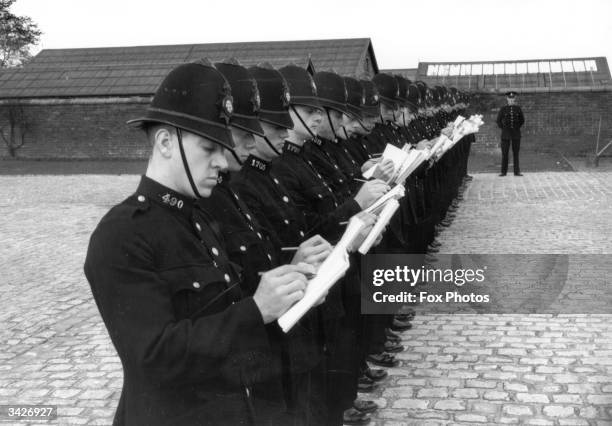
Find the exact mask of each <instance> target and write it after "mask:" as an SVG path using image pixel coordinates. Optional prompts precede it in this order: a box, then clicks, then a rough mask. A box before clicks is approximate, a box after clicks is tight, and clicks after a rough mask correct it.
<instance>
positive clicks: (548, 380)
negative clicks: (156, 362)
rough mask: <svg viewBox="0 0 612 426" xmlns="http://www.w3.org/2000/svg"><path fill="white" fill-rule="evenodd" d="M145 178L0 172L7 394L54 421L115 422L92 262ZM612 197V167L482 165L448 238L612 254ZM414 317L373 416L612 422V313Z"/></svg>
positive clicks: (452, 245) (449, 242) (399, 420)
mask: <svg viewBox="0 0 612 426" xmlns="http://www.w3.org/2000/svg"><path fill="white" fill-rule="evenodd" d="M137 182H138V176H134V175H128V176H99V175H75V176H0V215H1V217H2V221H1V222H0V262H1V263H0V268H1V273H0V324H1V327H0V347H1V348H2V351H1V352H0V404H15V403H20V404H26V403H31V404H53V405H58V406H59V418H58V420H57V421H55V422H52V423H53V424H61V425H64V424H102V425H107V424H110V423H111V420H112V416H113V413H114V409H115V406H116V404H117V399H118V396H119V390H120V387H121V382H122V373H121V365H120V363H119V359H118V358H117V357H116V354H115V351H114V349H113V347H112V345H111V343H110V340H109V339H108V336H107V333H106V330H105V328H104V326H103V325H102V323H101V320H100V318H99V315H98V312H97V309H96V307H95V304H94V302H93V300H92V298H91V295H90V291H89V287H88V285H87V282H86V281H85V279H84V276H83V273H82V265H83V260H84V256H85V250H86V247H87V241H88V238H89V234H90V233H91V231H92V229H93V228H94V226H95V224H96V223H97V222H98V220H99V219H100V217H101V216H102V215H103V214H104V213H105V212H106V210H107V209H108V207H109V206H110V205H112V204H114V203H116V202H118V201H120V200H121V199H123V198H124V197H126V196H127V195H129V194H130V192H131V191H132V190H133V189H134V188H135V186H136V184H137ZM611 207H612V173H601V172H597V173H588V172H576V173H569V172H566V173H563V172H558V173H555V172H547V173H531V174H526V175H525V177H523V178H514V177H512V176H508V177H505V178H499V177H497V176H496V175H494V174H476V175H474V180H473V182H472V183H471V184H470V186H469V188H468V190H467V192H466V193H465V199H464V201H463V202H462V204H461V207H460V209H459V211H458V214H457V217H456V219H455V220H454V222H453V224H452V225H451V227H450V228H447V229H446V230H445V231H444V233H443V234H442V235H441V242H442V243H443V246H442V250H441V251H442V252H445V253H558V254H567V255H568V256H569V259H570V261H571V260H572V258H573V257H576V256H577V255H579V254H593V255H596V254H602V253H603V254H611V253H612V215H611V214H610V211H611ZM593 259H601V257H596V256H594V257H593ZM577 263H579V262H574V263H571V262H570V270H569V271H568V274H573V277H574V279H578V280H581V279H582V280H590V279H592V280H594V281H596V280H599V281H601V279H602V278H601V276H600V275H601V274H594V275H589V271H591V272H592V269H593V268H596V267H597V261H596V260H593V261H592V265H586V266H588V267H585V265H584V264H583V262H580V264H577ZM596 284H597V285H602V283H601V282H598V283H596ZM603 285H609V282H604V283H603ZM577 303H580V301H577ZM611 309H612V307H611ZM414 325H415V326H414V328H413V330H410V331H408V332H405V333H403V344H404V345H405V346H406V347H407V348H408V349H407V350H406V351H405V352H403V353H401V354H399V355H398V358H400V359H401V360H402V365H401V366H400V367H398V368H395V369H392V370H391V375H390V377H389V378H388V379H387V380H386V381H385V382H384V383H383V385H382V386H381V388H380V389H379V390H378V391H377V392H376V393H375V394H368V395H365V397H368V398H374V399H375V400H376V401H377V402H378V403H379V404H380V405H381V406H382V407H383V408H382V409H381V410H379V412H378V413H377V414H376V415H375V418H374V421H373V422H372V424H375V425H377V426H380V425H385V426H391V425H400V424H415V425H424V424H513V423H514V424H519V423H520V424H535V425H549V424H550V425H565V424H570V425H581V424H585V425H586V424H589V425H611V424H612V315H601V314H598V315H592V314H587V313H586V312H585V314H575V315H494V314H489V315H461V316H457V315H442V314H438V315H419V316H417V317H416V319H415V320H414ZM0 422H1V420H0ZM20 424H25V423H20ZM33 424H34V423H33ZM36 424H40V423H36Z"/></svg>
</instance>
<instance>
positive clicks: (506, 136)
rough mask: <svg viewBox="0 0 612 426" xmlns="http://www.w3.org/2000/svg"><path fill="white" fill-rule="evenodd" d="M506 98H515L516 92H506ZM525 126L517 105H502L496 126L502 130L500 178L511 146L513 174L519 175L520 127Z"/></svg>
mask: <svg viewBox="0 0 612 426" xmlns="http://www.w3.org/2000/svg"><path fill="white" fill-rule="evenodd" d="M506 96H507V97H508V98H509V99H514V98H515V97H516V92H508V93H506ZM523 124H525V117H524V116H523V110H521V107H520V106H518V105H504V106H503V107H501V109H500V110H499V113H498V114H497V126H498V127H499V128H500V129H502V133H501V149H502V165H501V176H504V175H505V174H506V173H507V171H508V151H509V150H510V145H512V157H513V163H514V174H515V175H520V174H521V169H520V167H519V149H520V147H521V127H522V126H523Z"/></svg>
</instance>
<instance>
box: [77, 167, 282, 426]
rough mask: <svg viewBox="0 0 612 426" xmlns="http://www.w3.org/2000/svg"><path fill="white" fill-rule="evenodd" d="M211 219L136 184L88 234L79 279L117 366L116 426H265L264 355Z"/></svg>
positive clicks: (269, 409)
mask: <svg viewBox="0 0 612 426" xmlns="http://www.w3.org/2000/svg"><path fill="white" fill-rule="evenodd" d="M210 221H211V218H210V217H209V216H208V215H207V214H205V213H204V212H203V211H202V210H201V209H199V208H198V207H197V206H196V205H195V203H194V201H193V200H192V199H189V198H187V197H185V196H183V195H180V194H178V193H176V192H174V191H172V190H171V189H169V188H167V187H165V186H162V185H160V184H159V183H157V182H155V181H153V180H151V179H149V178H147V177H143V178H142V180H141V183H140V185H139V187H138V190H137V192H136V193H135V194H134V195H132V196H131V197H129V198H127V199H126V200H125V201H123V202H122V203H120V204H119V205H117V206H115V207H114V208H112V209H111V210H110V211H109V212H108V213H107V214H106V215H105V216H104V217H103V218H102V220H101V221H100V223H99V224H98V227H97V228H96V230H95V231H94V233H93V235H92V236H91V240H90V243H89V249H88V252H87V258H86V261H85V275H86V276H87V279H88V280H89V283H90V285H91V290H92V293H93V296H94V299H95V301H96V304H97V306H98V309H99V310H100V313H101V315H102V319H103V320H104V323H105V324H106V327H107V329H108V332H109V335H110V338H111V340H112V342H113V344H114V346H115V349H116V350H117V353H118V355H119V357H120V359H121V362H122V365H123V370H124V382H123V390H122V393H121V398H120V401H119V406H118V408H117V412H116V414H115V420H114V424H116V425H201V424H207V425H217V424H219V425H220V424H253V423H254V414H255V413H257V414H258V415H259V417H258V418H259V421H258V422H257V423H256V424H259V423H268V421H267V420H266V418H268V417H267V416H268V415H270V416H275V415H276V413H280V412H281V410H282V409H283V408H284V407H275V406H274V404H272V405H270V404H269V403H268V401H266V399H265V398H264V399H261V400H259V399H257V398H255V397H254V396H253V395H252V393H251V387H252V385H253V384H255V383H257V382H259V381H261V380H266V379H268V377H265V376H266V374H265V371H266V366H267V365H269V364H270V347H269V342H268V337H267V335H266V329H265V327H264V323H263V320H262V317H261V313H260V311H259V309H258V308H257V305H256V304H255V302H254V301H253V298H251V297H247V298H243V297H242V295H241V292H240V287H239V285H238V284H239V272H240V271H239V268H238V267H237V266H235V265H234V264H232V263H231V262H230V261H229V259H228V257H227V255H226V253H225V249H224V246H223V243H222V241H221V240H220V238H219V236H218V235H216V234H215V232H214V231H213V230H212V229H211V228H210V227H209V223H210Z"/></svg>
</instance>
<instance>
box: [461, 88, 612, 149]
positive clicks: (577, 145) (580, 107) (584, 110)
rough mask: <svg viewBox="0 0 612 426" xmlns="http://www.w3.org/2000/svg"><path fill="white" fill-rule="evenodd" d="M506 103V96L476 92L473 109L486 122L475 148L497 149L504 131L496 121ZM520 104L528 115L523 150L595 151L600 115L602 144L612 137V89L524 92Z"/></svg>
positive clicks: (523, 129) (523, 130)
mask: <svg viewBox="0 0 612 426" xmlns="http://www.w3.org/2000/svg"><path fill="white" fill-rule="evenodd" d="M505 104H506V99H505V97H504V96H500V95H497V94H491V93H478V94H475V95H474V97H473V99H472V108H471V110H473V111H477V112H478V113H480V114H483V115H484V117H483V120H484V121H485V125H484V126H483V127H482V128H481V129H480V133H479V134H478V136H477V143H476V144H474V146H473V148H474V149H475V150H477V151H480V152H491V151H495V152H497V149H498V148H497V145H498V143H499V137H500V132H501V131H500V129H499V128H498V127H497V125H496V123H495V120H496V118H497V113H498V112H499V109H500V108H501V107H502V106H503V105H505ZM518 104H519V105H520V106H521V108H522V109H523V113H524V115H525V125H524V126H523V128H522V134H523V137H522V139H521V150H530V151H538V152H551V151H558V152H561V153H562V154H563V155H566V156H568V155H569V156H573V155H586V154H590V153H593V152H594V150H595V142H596V139H597V128H598V124H599V118H600V117H601V135H600V147H603V145H605V143H607V142H605V141H606V140H607V141H609V140H610V139H612V91H598V92H589V91H575V92H574V91H572V92H539V93H524V94H521V95H519V97H518ZM602 142H604V143H602ZM611 152H612V150H610V151H609V152H607V154H608V155H610V153H611Z"/></svg>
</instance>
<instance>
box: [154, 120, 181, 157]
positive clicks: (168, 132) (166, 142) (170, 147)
mask: <svg viewBox="0 0 612 426" xmlns="http://www.w3.org/2000/svg"><path fill="white" fill-rule="evenodd" d="M175 135H176V132H175V131H174V130H172V129H170V127H169V126H158V127H156V128H155V129H154V130H153V132H152V135H151V136H152V142H153V151H156V152H158V153H159V154H160V155H161V156H162V157H164V158H170V157H172V152H173V151H174V147H175V145H176V137H175Z"/></svg>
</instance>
